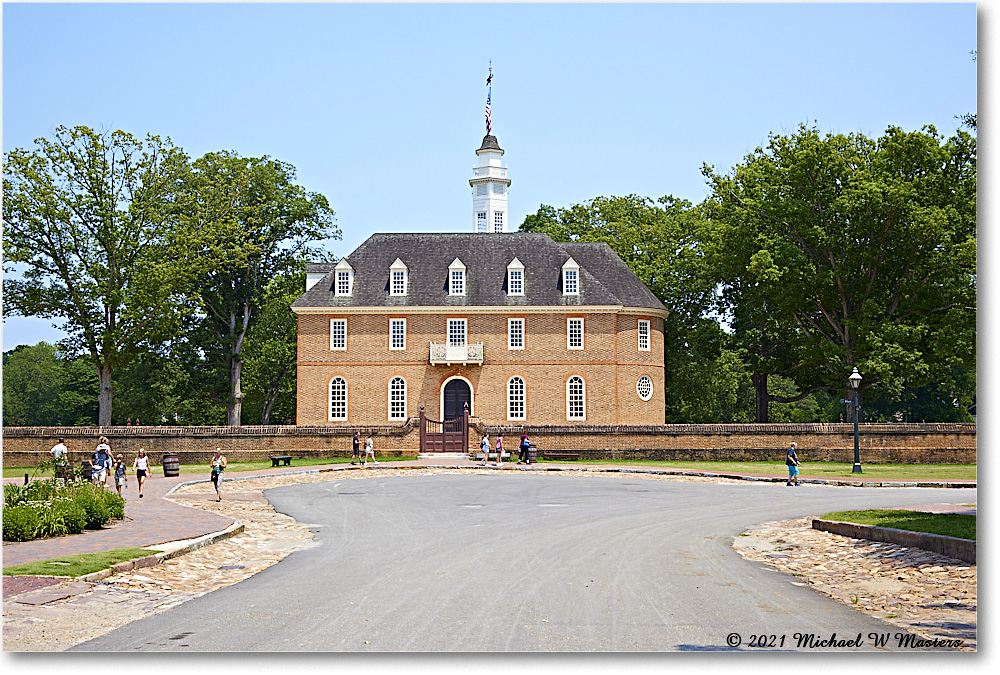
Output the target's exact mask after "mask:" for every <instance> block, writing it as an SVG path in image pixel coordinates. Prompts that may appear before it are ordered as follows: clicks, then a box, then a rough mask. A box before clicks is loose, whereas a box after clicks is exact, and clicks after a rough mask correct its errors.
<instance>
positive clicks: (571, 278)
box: [563, 270, 580, 295]
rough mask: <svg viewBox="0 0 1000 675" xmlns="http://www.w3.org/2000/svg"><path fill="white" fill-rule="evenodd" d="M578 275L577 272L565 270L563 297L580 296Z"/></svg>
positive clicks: (578, 272)
mask: <svg viewBox="0 0 1000 675" xmlns="http://www.w3.org/2000/svg"><path fill="white" fill-rule="evenodd" d="M579 274H580V271H579V270H565V271H564V272H563V295H579V294H580V283H579V278H578V275H579Z"/></svg>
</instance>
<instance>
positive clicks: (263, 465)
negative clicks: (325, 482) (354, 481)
mask: <svg viewBox="0 0 1000 675" xmlns="http://www.w3.org/2000/svg"><path fill="white" fill-rule="evenodd" d="M376 457H377V458H378V461H380V462H401V461H405V460H410V459H416V458H417V457H416V455H408V456H403V457H383V456H382V455H376ZM350 461H351V458H350V457H323V458H319V459H298V458H296V459H293V460H292V465H291V466H290V467H286V466H285V465H284V464H282V465H281V467H280V468H282V469H289V468H291V469H294V468H296V467H304V466H319V465H323V464H345V463H349V462H350ZM270 468H271V460H269V459H265V460H263V461H261V462H229V465H228V466H227V468H226V470H227V471H257V470H258V469H270ZM209 471H211V469H210V468H209V466H208V462H205V463H204V464H181V473H208V472H209ZM34 472H35V467H33V466H27V467H18V466H13V467H8V466H5V467H4V468H3V477H4V478H24V474H28V475H34ZM153 472H154V473H156V474H158V475H161V476H162V475H163V469H162V468H161V467H160V465H159V464H157V465H155V466H153ZM134 474H135V472H134V471H133V470H132V469H131V465H129V470H128V475H129V476H130V477H132V478H134ZM39 477H40V478H52V472H51V471H49V472H48V473H46V474H44V475H42V474H39ZM108 482H109V483H113V482H114V481H113V480H111V479H109V480H108Z"/></svg>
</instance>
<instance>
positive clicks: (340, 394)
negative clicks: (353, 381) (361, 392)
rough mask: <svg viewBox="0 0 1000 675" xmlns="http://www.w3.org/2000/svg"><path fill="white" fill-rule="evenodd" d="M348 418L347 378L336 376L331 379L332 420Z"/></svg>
mask: <svg viewBox="0 0 1000 675" xmlns="http://www.w3.org/2000/svg"><path fill="white" fill-rule="evenodd" d="M346 419H347V380H345V379H344V378H342V377H335V378H333V379H332V380H330V421H331V422H334V421H337V420H346Z"/></svg>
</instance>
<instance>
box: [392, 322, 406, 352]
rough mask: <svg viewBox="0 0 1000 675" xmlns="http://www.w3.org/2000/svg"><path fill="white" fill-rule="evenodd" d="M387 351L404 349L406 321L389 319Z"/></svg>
mask: <svg viewBox="0 0 1000 675" xmlns="http://www.w3.org/2000/svg"><path fill="white" fill-rule="evenodd" d="M389 349H397V350H398V349H406V319H389Z"/></svg>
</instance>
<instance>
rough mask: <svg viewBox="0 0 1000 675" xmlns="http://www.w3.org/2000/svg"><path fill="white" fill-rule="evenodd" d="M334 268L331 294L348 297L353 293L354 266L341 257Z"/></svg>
mask: <svg viewBox="0 0 1000 675" xmlns="http://www.w3.org/2000/svg"><path fill="white" fill-rule="evenodd" d="M333 269H334V281H333V294H334V295H335V296H337V297H349V296H350V295H352V294H353V293H354V268H353V267H351V264H350V263H348V262H347V258H343V259H342V260H341V261H340V262H339V263H337V266H336V267H334V268H333Z"/></svg>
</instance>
